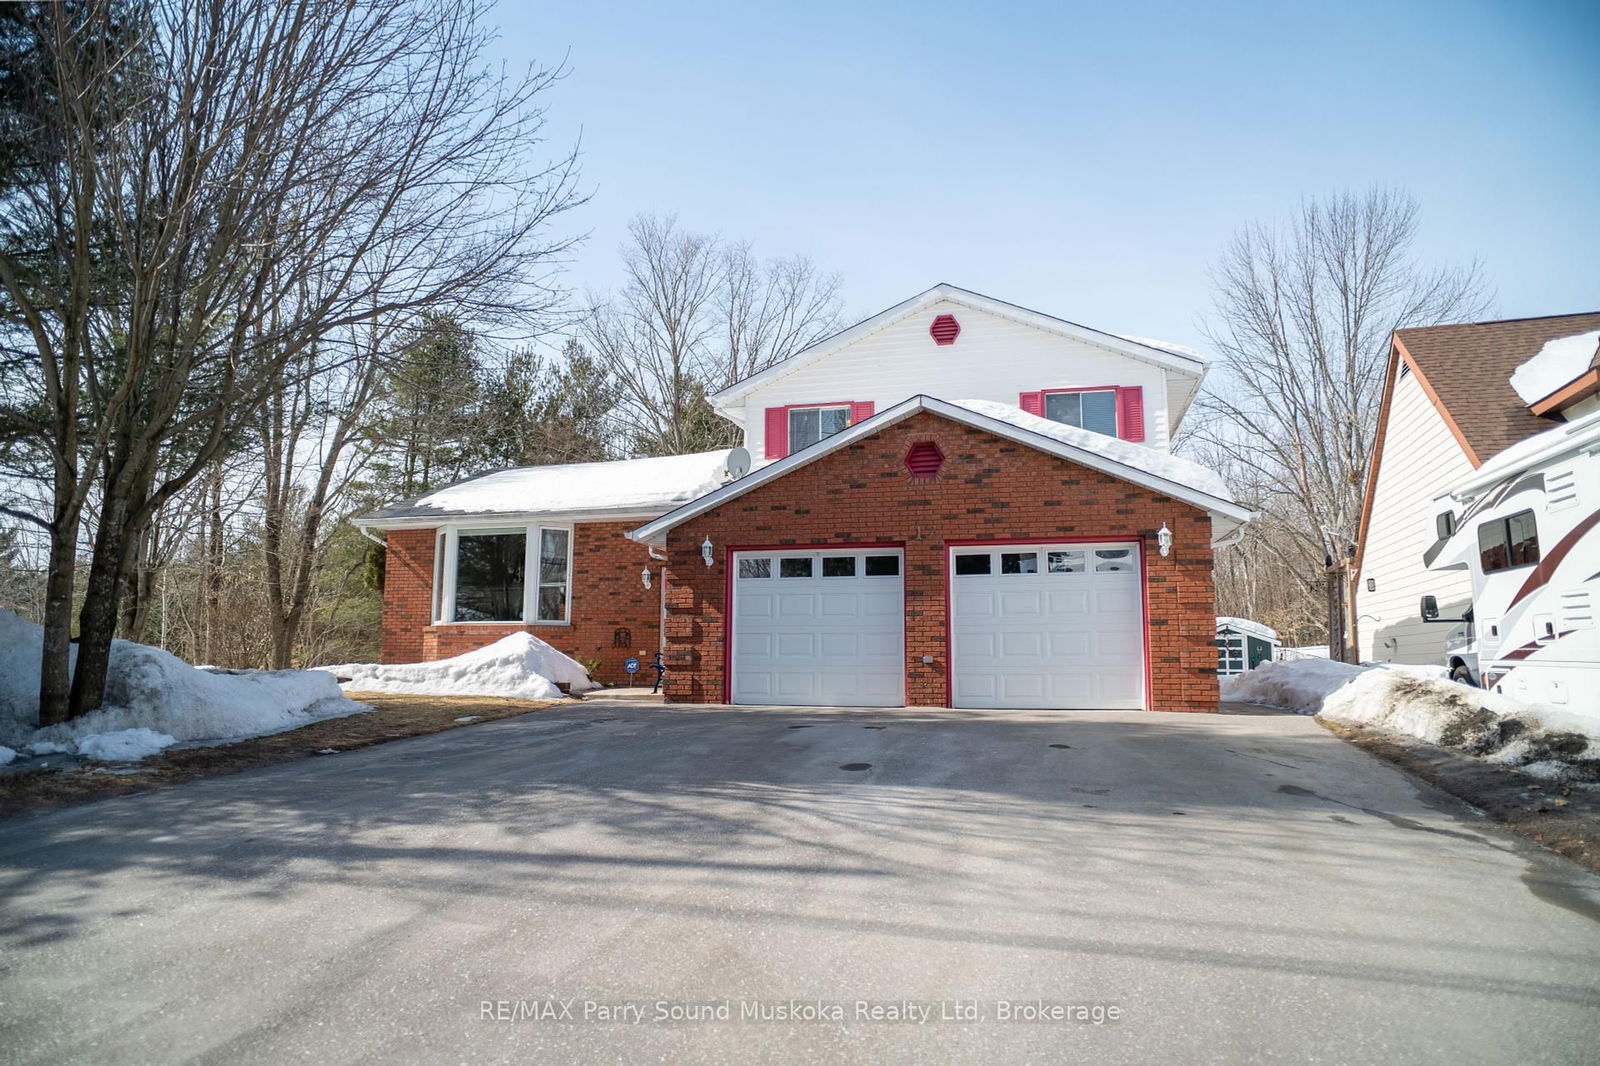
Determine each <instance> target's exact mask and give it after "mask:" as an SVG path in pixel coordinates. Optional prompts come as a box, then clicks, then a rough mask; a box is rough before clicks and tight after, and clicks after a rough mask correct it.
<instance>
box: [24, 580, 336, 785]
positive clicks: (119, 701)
mask: <svg viewBox="0 0 1600 1066" xmlns="http://www.w3.org/2000/svg"><path fill="white" fill-rule="evenodd" d="M42 643H43V631H42V630H41V629H40V627H39V626H36V625H34V624H33V623H31V622H28V621H25V620H23V619H21V618H19V617H17V616H16V615H14V614H11V613H10V612H8V611H0V742H4V743H7V744H13V745H16V746H25V747H26V748H27V749H28V751H29V753H30V754H45V753H50V754H55V753H64V752H67V751H69V750H71V749H72V748H74V747H75V748H76V749H77V750H78V751H79V752H80V753H82V754H85V755H90V750H89V749H86V748H85V747H84V745H85V744H86V743H88V744H89V748H91V749H94V750H98V751H106V752H109V751H117V752H131V751H134V750H136V749H140V748H141V747H142V749H145V750H143V754H150V753H151V751H159V750H161V747H166V746H168V745H170V744H190V745H200V744H220V743H226V742H228V741H234V740H242V739H244V738H246V737H255V736H262V735H264V734H267V733H279V732H282V731H283V730H286V729H295V728H297V727H299V726H303V725H307V724H309V723H311V722H316V721H320V720H322V719H324V718H338V717H342V716H344V715H348V714H356V713H359V712H361V711H364V710H366V709H367V708H365V707H363V706H362V705H361V704H359V703H354V702H352V701H350V700H348V699H345V697H344V694H343V693H342V692H340V691H339V686H338V683H337V682H335V681H334V680H333V679H332V678H330V677H329V676H328V675H327V674H324V673H321V672H319V671H316V670H200V669H197V668H195V667H193V666H190V665H189V664H188V663H186V662H184V661H183V660H182V659H180V658H178V657H177V656H176V655H172V654H170V653H168V652H164V651H162V650H161V649H159V648H152V647H149V646H147V645H144V644H135V643H133V642H132V641H126V640H119V641H115V642H114V643H113V644H112V646H111V662H110V670H109V673H108V676H107V680H106V693H105V702H104V703H102V704H101V706H100V708H99V709H98V710H95V711H91V712H90V713H89V714H86V715H82V716H80V717H78V718H74V719H73V720H72V721H70V722H67V723H64V724H62V725H54V726H48V727H46V728H44V729H38V728H35V724H36V723H37V722H38V720H39V650H40V646H41V644H42ZM74 662H76V659H74ZM130 731H132V733H134V734H137V735H136V736H132V737H130V736H125V735H123V734H127V733H129V732H130ZM144 734H149V736H145V735H144ZM155 736H160V737H165V738H166V743H165V744H162V745H161V746H160V747H152V745H153V744H154V743H155V741H154V740H152V739H151V738H152V737H155ZM96 737H98V738H99V739H98V740H96V741H94V742H92V743H91V740H90V738H96ZM91 757H92V758H130V759H131V758H142V757H143V755H116V756H112V755H91Z"/></svg>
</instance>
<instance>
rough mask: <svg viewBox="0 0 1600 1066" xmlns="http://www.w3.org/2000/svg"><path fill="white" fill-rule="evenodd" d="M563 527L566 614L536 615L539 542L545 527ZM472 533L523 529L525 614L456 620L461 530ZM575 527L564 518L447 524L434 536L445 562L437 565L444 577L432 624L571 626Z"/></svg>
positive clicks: (437, 592)
mask: <svg viewBox="0 0 1600 1066" xmlns="http://www.w3.org/2000/svg"><path fill="white" fill-rule="evenodd" d="M547 529H549V530H560V531H562V532H564V533H566V535H567V577H566V581H567V597H566V603H565V605H564V607H565V609H564V611H563V612H562V613H563V617H562V618H561V619H560V620H559V621H557V620H555V619H548V618H544V619H542V618H537V617H535V616H536V615H537V614H538V613H539V543H540V540H541V539H542V538H541V534H542V533H543V531H544V530H547ZM468 531H470V532H471V533H521V534H523V542H522V544H523V553H524V554H523V561H522V618H521V619H515V618H512V619H499V620H496V621H487V620H486V621H457V620H456V618H455V613H456V567H457V565H458V564H459V562H460V559H461V534H462V533H463V532H468ZM576 539H577V537H576V530H575V529H574V528H573V526H572V525H571V524H570V523H565V522H539V523H534V524H528V523H525V522H467V523H462V524H459V525H450V526H445V527H444V528H443V529H441V530H440V531H439V534H438V538H437V539H436V540H435V542H434V543H435V548H436V550H437V549H438V548H439V547H440V546H441V545H442V548H443V552H444V565H443V568H442V570H441V569H439V568H436V569H435V574H436V576H439V575H442V578H441V580H439V581H437V582H436V584H437V585H439V586H440V587H436V588H435V589H434V590H433V601H434V611H433V616H434V620H433V624H434V625H438V626H570V625H572V553H573V546H574V542H575V541H576Z"/></svg>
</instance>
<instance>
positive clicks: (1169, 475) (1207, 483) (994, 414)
mask: <svg viewBox="0 0 1600 1066" xmlns="http://www.w3.org/2000/svg"><path fill="white" fill-rule="evenodd" d="M951 402H953V403H954V404H955V405H956V406H957V407H965V408H966V409H967V410H969V411H972V412H974V413H975V414H980V415H984V416H986V417H988V418H993V419H996V420H998V421H1001V422H1006V423H1008V424H1010V425H1013V426H1016V427H1017V428H1018V429H1026V430H1028V431H1030V432H1032V433H1037V434H1039V435H1040V436H1044V437H1050V438H1052V439H1054V440H1058V441H1060V442H1061V443H1063V444H1070V445H1072V446H1073V447H1074V448H1081V449H1083V450H1084V451H1086V452H1093V453H1095V454H1097V455H1102V456H1104V457H1105V458H1107V459H1110V460H1112V461H1113V462H1116V463H1120V464H1121V465H1123V466H1129V467H1133V468H1134V469H1135V470H1142V471H1144V472H1145V473H1147V474H1154V475H1155V476H1156V477H1159V478H1164V479H1166V480H1167V481H1171V482H1175V483H1177V484H1179V485H1182V486H1184V487H1185V488H1190V489H1194V490H1195V491H1197V492H1203V493H1205V494H1206V495H1207V496H1214V497H1216V498H1217V499H1219V500H1224V501H1226V502H1228V503H1233V502H1234V499H1233V493H1232V492H1231V491H1230V490H1229V489H1228V483H1227V482H1225V481H1223V480H1222V477H1221V476H1220V475H1219V474H1217V473H1216V471H1214V470H1210V469H1208V468H1206V467H1203V466H1201V465H1200V464H1199V463H1196V462H1194V461H1192V460H1189V459H1185V458H1183V457H1182V456H1181V455H1173V454H1172V453H1171V452H1165V451H1162V450H1161V449H1159V448H1152V447H1150V446H1149V445H1147V444H1133V443H1130V442H1128V441H1125V440H1118V439H1117V438H1116V437H1108V436H1106V435H1105V434H1104V433H1096V432H1094V431H1093V430H1088V429H1079V428H1078V427H1077V426H1069V425H1066V424H1065V423H1062V422H1052V421H1050V420H1049V419H1048V418H1041V417H1039V416H1038V415H1031V414H1029V413H1028V412H1026V411H1024V410H1023V409H1022V408H1020V407H1013V406H1011V405H1010V404H1004V403H997V402H995V401H993V400H954V401H951Z"/></svg>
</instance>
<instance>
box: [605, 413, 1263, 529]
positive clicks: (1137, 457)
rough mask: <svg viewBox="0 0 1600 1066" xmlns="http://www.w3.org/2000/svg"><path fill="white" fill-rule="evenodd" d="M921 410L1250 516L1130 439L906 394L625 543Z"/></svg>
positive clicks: (1217, 489)
mask: <svg viewBox="0 0 1600 1066" xmlns="http://www.w3.org/2000/svg"><path fill="white" fill-rule="evenodd" d="M922 411H927V412H930V413H932V414H936V415H939V416H941V417H943V418H948V419H949V420H950V421H952V422H957V423H960V424H962V425H966V426H971V427H972V428H974V429H980V430H983V431H984V432H987V433H993V434H994V435H995V436H997V437H1003V438H1005V439H1008V440H1013V441H1016V442H1017V443H1018V444H1025V445H1027V446H1029V447H1031V448H1036V449H1038V450H1039V451H1042V452H1046V453H1048V454H1050V455H1054V456H1056V457H1058V458H1061V459H1067V460H1070V461H1071V462H1074V463H1078V464H1080V465H1082V466H1086V467H1089V468H1091V469H1094V470H1099V471H1100V472H1102V473H1105V474H1109V475H1111V476H1112V477H1115V478H1119V479H1121V480H1123V481H1128V482H1131V483H1133V484H1135V485H1142V486H1144V487H1145V488H1149V489H1152V490H1154V491H1156V492H1160V493H1162V494H1164V495H1167V496H1171V497H1172V498H1173V499H1175V500H1181V501H1183V502H1184V503H1187V504H1191V505H1193V506H1195V507H1198V508H1200V509H1201V510H1204V511H1207V512H1209V513H1210V514H1211V515H1212V516H1213V518H1217V517H1220V518H1224V519H1228V520H1230V521H1231V523H1232V524H1233V526H1234V527H1235V528H1237V526H1239V525H1242V524H1244V523H1245V522H1248V521H1249V520H1250V519H1251V518H1253V517H1254V516H1255V515H1254V512H1253V511H1251V510H1250V509H1249V508H1246V507H1241V506H1240V505H1239V504H1237V503H1235V502H1233V500H1232V499H1231V498H1230V497H1229V496H1228V495H1227V487H1226V486H1225V485H1224V484H1223V483H1222V481H1221V479H1220V478H1218V477H1217V476H1216V475H1215V474H1214V473H1212V472H1211V471H1209V470H1207V469H1205V468H1204V467H1202V466H1199V465H1198V464H1196V463H1192V462H1190V461H1189V460H1187V459H1182V458H1179V457H1178V456H1175V455H1169V454H1168V453H1166V452H1163V451H1159V450H1157V449H1155V448H1151V447H1148V446H1146V445H1142V444H1130V443H1128V442H1126V441H1119V440H1116V439H1115V438H1112V437H1106V436H1103V435H1102V434H1098V433H1092V432H1090V431H1089V430H1084V429H1079V428H1078V427H1076V426H1067V425H1062V424H1060V423H1057V422H1050V421H1048V420H1047V419H1043V418H1040V417H1038V416H1037V415H1030V414H1028V413H1027V412H1025V411H1023V410H1021V409H1020V408H1008V407H1006V406H1005V405H1004V404H997V403H991V402H988V401H982V400H965V401H961V402H959V403H952V402H950V401H949V400H941V399H939V398H937V397H934V396H913V397H911V398H910V399H909V400H905V401H903V402H901V403H898V404H895V405H894V406H893V407H890V408H888V409H886V410H883V411H880V412H878V413H877V414H875V415H873V416H872V417H871V418H868V419H866V420H864V421H862V422H858V423H856V424H855V425H853V426H850V427H848V428H846V429H844V430H842V431H840V432H838V433H835V434H834V435H833V436H831V437H826V438H824V439H823V440H820V441H818V442H817V443H816V444H813V445H811V446H810V447H809V448H803V449H801V450H800V451H798V452H795V453H793V454H791V455H789V456H786V457H785V458H782V459H779V460H778V461H777V462H775V463H771V464H769V465H767V466H764V467H762V468H761V469H759V470H756V471H755V472H753V473H750V474H746V475H745V476H744V477H742V478H740V479H738V480H737V481H733V482H729V483H728V484H726V485H724V486H722V487H721V488H719V489H716V490H714V491H712V492H709V493H707V494H706V495H704V496H702V497H700V498H699V499H698V500H693V501H691V502H689V503H686V504H684V505H683V506H681V507H679V508H677V509H676V510H674V511H669V512H668V513H666V514H664V515H662V516H661V517H660V518H658V519H656V520H655V521H653V522H650V523H647V524H645V525H643V526H640V527H639V528H638V529H636V530H634V531H633V532H631V533H629V534H628V536H629V538H630V539H632V540H636V541H640V542H644V543H654V544H659V543H661V541H662V539H663V538H664V537H665V536H666V534H667V532H668V531H669V530H671V529H673V528H675V527H677V526H679V525H681V524H683V523H684V522H687V521H688V520H689V519H691V518H694V517H695V516H696V515H701V514H704V513H705V512H707V511H709V510H711V509H712V508H715V507H719V506H721V505H722V504H724V503H726V502H728V501H729V500H732V499H736V498H738V497H739V496H742V495H744V494H745V493H747V492H749V491H750V490H752V489H755V488H759V487H760V486H762V485H765V484H766V483H767V482H769V481H775V480H777V479H778V478H780V477H783V476H784V475H785V474H788V473H790V472H791V471H794V470H797V469H799V468H800V467H803V466H807V465H809V464H811V463H814V462H816V461H817V460H818V459H821V458H822V457H823V456H826V455H830V454H832V453H833V452H836V451H838V450H839V449H841V448H844V447H847V446H849V445H850V444H853V443H854V442H856V441H858V440H860V439H862V438H863V437H870V436H872V435H873V434H874V433H877V432H879V431H880V430H883V429H887V428H888V427H889V426H892V425H894V424H895V423H897V422H902V421H904V420H905V419H907V418H910V417H911V416H912V415H914V414H917V413H919V412H922Z"/></svg>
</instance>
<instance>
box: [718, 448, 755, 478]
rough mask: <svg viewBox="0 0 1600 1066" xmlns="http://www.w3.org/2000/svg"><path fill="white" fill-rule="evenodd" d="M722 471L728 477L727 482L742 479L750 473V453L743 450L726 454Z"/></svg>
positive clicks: (735, 450)
mask: <svg viewBox="0 0 1600 1066" xmlns="http://www.w3.org/2000/svg"><path fill="white" fill-rule="evenodd" d="M722 469H723V472H724V473H726V474H727V475H728V480H729V481H734V480H736V479H738V478H742V477H744V476H745V475H746V474H748V473H749V472H750V453H749V452H748V451H746V450H745V449H743V448H735V449H733V450H732V451H730V452H729V453H728V458H727V461H726V462H724V463H723V465H722Z"/></svg>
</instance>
